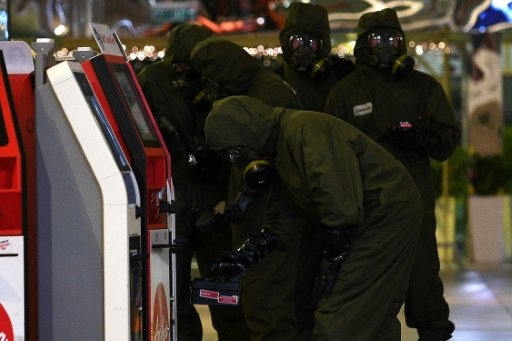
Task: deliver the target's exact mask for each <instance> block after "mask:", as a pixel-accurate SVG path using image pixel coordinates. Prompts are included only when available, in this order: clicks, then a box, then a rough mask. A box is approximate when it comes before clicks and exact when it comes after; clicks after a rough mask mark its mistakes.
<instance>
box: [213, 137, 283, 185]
mask: <svg viewBox="0 0 512 341" xmlns="http://www.w3.org/2000/svg"><path fill="white" fill-rule="evenodd" d="M221 153H222V155H223V156H224V157H225V158H226V159H227V160H229V162H230V163H232V164H234V165H236V166H238V167H243V175H244V181H245V184H246V185H247V186H248V187H249V188H251V189H253V190H256V191H262V190H265V189H267V188H269V187H270V185H271V184H272V180H273V178H274V176H275V171H274V167H272V165H271V164H270V162H269V161H268V160H266V159H265V158H262V157H261V156H259V155H258V153H256V152H255V151H253V150H250V149H248V148H245V147H240V146H236V147H230V148H226V149H224V150H223V151H222V152H221Z"/></svg>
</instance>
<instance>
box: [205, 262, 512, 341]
mask: <svg viewBox="0 0 512 341" xmlns="http://www.w3.org/2000/svg"><path fill="white" fill-rule="evenodd" d="M441 275H442V278H443V281H444V285H445V297H446V300H447V301H448V303H449V304H450V309H451V320H452V321H453V322H454V323H455V325H456V331H455V334H454V335H453V340H454V341H512V264H503V265H487V266H476V265H470V266H461V265H458V266H455V265H453V266H448V265H445V266H443V269H442V271H441ZM197 308H198V310H199V312H200V314H201V318H202V321H203V326H204V337H203V340H204V341H215V340H217V337H216V334H215V331H214V330H213V328H212V327H211V322H210V320H209V314H208V309H207V308H206V306H198V307H197ZM400 320H401V321H402V326H403V327H402V340H403V341H414V340H417V337H416V331H415V330H412V329H409V328H407V327H406V326H405V323H404V322H403V317H402V315H400Z"/></svg>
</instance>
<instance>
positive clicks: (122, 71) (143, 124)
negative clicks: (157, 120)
mask: <svg viewBox="0 0 512 341" xmlns="http://www.w3.org/2000/svg"><path fill="white" fill-rule="evenodd" d="M112 68H113V69H114V74H115V77H116V79H117V82H118V83H119V86H120V88H121V91H122V92H123V95H124V98H125V100H126V104H127V105H128V107H129V109H130V113H131V116H132V118H133V120H134V121H135V124H136V126H137V130H138V131H139V134H140V135H141V138H142V141H143V142H144V144H145V145H146V146H148V147H149V146H158V145H159V140H158V137H157V135H156V133H155V131H154V130H153V128H152V126H151V124H150V122H149V120H148V117H147V115H148V114H149V113H146V111H145V110H144V106H143V104H142V103H141V100H140V98H139V96H138V94H137V91H136V89H135V87H134V84H133V82H132V80H131V79H130V76H129V75H128V70H127V69H126V65H122V64H114V65H112Z"/></svg>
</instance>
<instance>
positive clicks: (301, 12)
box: [278, 2, 355, 111]
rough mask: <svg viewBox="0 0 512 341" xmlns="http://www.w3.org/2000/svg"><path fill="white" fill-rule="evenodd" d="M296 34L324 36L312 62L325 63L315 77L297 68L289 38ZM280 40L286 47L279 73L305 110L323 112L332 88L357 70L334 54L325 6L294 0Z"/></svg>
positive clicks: (280, 34)
mask: <svg viewBox="0 0 512 341" xmlns="http://www.w3.org/2000/svg"><path fill="white" fill-rule="evenodd" d="M297 33H305V34H309V35H316V36H317V37H318V38H320V39H321V41H322V49H321V50H320V51H319V52H318V54H317V55H316V58H315V61H314V62H313V63H314V64H315V65H317V66H319V65H322V66H321V67H322V71H321V72H320V73H319V74H318V75H315V76H312V75H311V72H310V71H306V72H300V71H297V69H296V68H295V67H294V62H293V61H294V59H293V52H294V51H293V50H292V48H291V47H290V37H291V36H292V35H294V34H297ZM279 41H280V42H281V49H282V50H283V67H282V70H279V71H278V73H279V74H282V76H283V78H284V79H285V80H286V81H287V82H288V83H290V85H291V86H292V87H293V88H294V89H295V90H296V91H297V92H298V93H299V96H300V99H301V101H302V104H303V109H307V110H314V111H323V109H324V105H325V100H326V99H327V95H328V94H329V90H330V89H331V87H332V86H333V85H334V84H335V83H336V82H337V81H338V80H340V79H341V78H343V77H345V76H346V75H348V74H350V73H351V72H352V71H353V70H354V69H355V67H354V64H353V63H352V62H351V61H349V60H348V59H343V58H339V57H337V56H332V55H331V29H330V26H329V18H328V14H327V10H326V9H325V7H323V6H321V5H312V4H309V3H301V2H294V3H292V4H291V5H290V8H289V10H288V14H287V17H286V20H285V23H284V27H283V29H282V30H281V32H279ZM322 63H323V64H322Z"/></svg>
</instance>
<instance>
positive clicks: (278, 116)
mask: <svg viewBox="0 0 512 341" xmlns="http://www.w3.org/2000/svg"><path fill="white" fill-rule="evenodd" d="M205 134H206V139H207V141H208V144H209V145H210V147H211V148H212V149H214V150H219V151H220V150H223V149H225V148H228V147H232V146H242V147H245V148H248V149H251V150H254V151H256V152H257V153H258V154H259V155H262V156H266V157H270V158H271V160H272V162H273V165H274V167H275V169H276V171H277V173H278V176H279V181H278V182H277V183H276V185H277V186H276V187H277V190H276V191H275V192H273V195H274V196H277V197H276V198H275V200H274V198H272V202H275V203H281V208H282V207H285V208H286V206H289V207H293V206H294V205H295V206H297V207H299V208H300V209H301V210H302V211H304V212H306V213H307V214H308V216H310V217H311V218H312V219H314V220H315V221H317V222H319V223H321V224H322V225H324V226H325V227H326V228H329V229H344V230H345V231H350V234H351V247H350V253H349V256H348V257H347V258H346V259H345V261H344V263H343V264H342V266H341V270H340V272H339V273H338V275H337V277H336V281H335V284H334V288H333V291H332V293H331V295H330V296H329V297H324V298H322V299H320V302H319V305H318V308H317V310H316V315H315V319H316V321H315V331H314V335H313V339H314V340H358V341H365V340H368V341H370V340H372V341H374V340H397V341H398V340H400V323H399V321H398V318H397V314H398V312H399V310H400V307H401V305H402V303H403V300H404V297H405V291H406V287H407V279H408V277H409V273H410V270H411V266H412V262H413V257H412V255H413V254H414V252H415V248H416V242H417V238H418V231H419V222H420V221H421V218H422V213H423V210H422V204H421V197H420V194H419V193H418V191H417V188H416V186H415V185H414V182H413V180H412V179H411V177H410V175H409V174H408V172H407V170H406V169H405V168H404V167H403V165H401V164H400V163H399V162H397V161H396V160H395V159H394V158H393V157H392V156H391V155H390V154H389V153H388V152H386V151H385V150H384V149H383V148H382V147H380V146H379V145H378V144H376V143H375V142H374V141H373V140H372V139H370V138H369V137H367V136H366V135H364V134H361V132H360V131H358V130H357V129H355V128H353V127H352V126H350V125H349V124H347V123H345V122H343V121H341V120H338V119H336V118H334V117H332V116H330V115H325V114H321V113H318V112H311V111H303V110H291V109H283V108H271V107H269V106H267V105H265V104H264V103H261V102H259V101H257V100H254V99H252V98H249V97H244V96H236V97H231V98H227V99H225V100H222V101H219V102H218V103H216V105H215V106H214V108H213V110H212V111H211V112H210V115H209V116H208V118H207V120H206V126H205ZM286 202H288V204H286ZM290 202H291V203H290ZM281 208H280V207H275V206H272V207H269V209H268V211H267V215H266V220H265V223H264V227H265V228H266V229H268V230H270V231H271V232H273V233H274V234H275V235H276V236H277V237H278V239H279V240H280V248H281V249H282V250H286V249H287V248H288V247H290V246H291V245H292V244H293V242H294V240H295V238H296V235H297V233H299V232H300V231H298V230H297V229H295V228H294V226H293V225H291V224H282V223H280V222H281V219H285V220H286V219H292V220H293V213H294V212H293V211H286V210H282V209H281ZM278 252H279V251H278ZM276 253H277V252H276ZM271 256H272V254H271V255H269V257H268V258H265V259H264V260H263V262H262V263H261V264H259V265H262V266H264V265H265V264H266V263H267V262H276V259H275V258H273V257H271ZM285 261H286V260H285ZM273 266H274V267H278V266H281V267H283V268H284V267H286V266H288V264H286V263H282V264H279V265H277V264H274V265H273ZM250 271H251V268H249V270H248V272H250ZM261 280H262V281H263V280H267V277H265V276H262V279H261ZM285 281H286V279H285V278H281V279H279V281H277V280H274V282H273V283H272V284H273V285H274V286H273V290H275V291H277V292H279V291H280V288H281V285H283V284H284V282H285ZM265 303H266V302H265ZM262 304H263V303H262ZM272 313H273V312H272V311H271V310H269V311H268V314H272ZM276 340H277V339H276Z"/></svg>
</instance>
